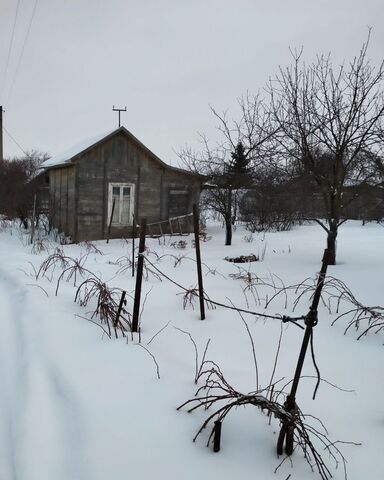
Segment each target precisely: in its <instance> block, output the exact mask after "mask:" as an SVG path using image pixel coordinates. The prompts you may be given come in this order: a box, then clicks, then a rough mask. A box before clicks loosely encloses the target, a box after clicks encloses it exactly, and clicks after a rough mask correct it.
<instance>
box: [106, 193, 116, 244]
mask: <svg viewBox="0 0 384 480" xmlns="http://www.w3.org/2000/svg"><path fill="white" fill-rule="evenodd" d="M115 201H116V199H115V198H114V199H113V203H112V210H111V216H110V218H109V223H108V232H107V243H109V236H110V235H111V227H112V218H113V213H114V211H115Z"/></svg>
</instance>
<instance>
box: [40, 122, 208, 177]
mask: <svg viewBox="0 0 384 480" xmlns="http://www.w3.org/2000/svg"><path fill="white" fill-rule="evenodd" d="M120 133H122V134H123V135H125V136H126V138H128V140H130V141H131V142H132V143H134V144H135V145H136V146H137V147H138V148H140V149H141V150H143V151H144V152H145V153H147V154H148V155H149V156H150V157H151V158H152V159H153V160H154V161H155V162H157V163H158V164H160V165H161V166H162V167H163V168H165V169H168V170H172V171H175V172H179V173H184V174H187V175H193V176H196V177H203V176H202V175H198V174H196V173H193V172H189V171H188V170H183V169H182V168H177V167H173V166H171V165H168V164H167V163H165V162H163V160H161V159H160V158H159V157H158V156H157V155H155V154H154V153H153V152H152V151H151V150H149V148H148V147H146V146H145V145H144V144H143V143H142V142H140V140H138V139H137V138H136V137H135V136H134V135H132V133H131V132H130V131H128V130H127V129H126V128H125V127H119V128H117V129H116V130H112V131H110V132H107V133H103V134H101V135H98V136H97V137H94V138H91V139H88V140H85V141H83V142H81V143H78V144H77V145H74V146H73V147H72V148H70V149H68V150H66V151H64V152H62V153H60V154H59V155H56V156H54V157H52V158H50V159H49V160H46V161H45V162H43V163H42V164H41V168H42V169H44V170H48V169H51V168H58V167H65V166H69V165H70V164H72V163H73V162H74V161H75V160H77V159H78V158H79V157H81V156H82V155H84V154H85V153H87V152H88V151H89V150H92V149H93V148H96V147H98V146H99V145H101V144H102V143H104V142H107V141H108V140H109V139H110V138H112V137H113V136H115V135H117V134H120Z"/></svg>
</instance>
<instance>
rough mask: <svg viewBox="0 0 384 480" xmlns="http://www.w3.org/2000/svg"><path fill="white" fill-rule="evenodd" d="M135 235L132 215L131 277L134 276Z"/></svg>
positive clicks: (134, 220) (134, 219)
mask: <svg viewBox="0 0 384 480" xmlns="http://www.w3.org/2000/svg"><path fill="white" fill-rule="evenodd" d="M135 236H136V218H135V215H134V214H133V215H132V277H134V276H135Z"/></svg>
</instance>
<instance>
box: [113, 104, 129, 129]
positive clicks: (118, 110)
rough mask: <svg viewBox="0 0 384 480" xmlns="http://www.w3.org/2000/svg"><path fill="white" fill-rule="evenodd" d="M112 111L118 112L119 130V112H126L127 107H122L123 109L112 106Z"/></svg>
mask: <svg viewBox="0 0 384 480" xmlns="http://www.w3.org/2000/svg"><path fill="white" fill-rule="evenodd" d="M112 110H113V111H114V112H119V128H120V127H121V125H120V114H121V112H126V111H127V107H124V108H115V106H114V105H113V107H112Z"/></svg>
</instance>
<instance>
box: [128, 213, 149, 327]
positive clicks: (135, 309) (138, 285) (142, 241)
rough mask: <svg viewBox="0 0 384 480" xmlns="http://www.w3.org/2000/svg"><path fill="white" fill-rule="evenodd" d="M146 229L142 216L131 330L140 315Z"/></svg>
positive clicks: (137, 322)
mask: <svg viewBox="0 0 384 480" xmlns="http://www.w3.org/2000/svg"><path fill="white" fill-rule="evenodd" d="M146 230H147V220H146V219H145V218H143V219H142V220H141V223H140V241H139V258H138V260H137V272H136V287H135V301H134V304H133V316H132V332H137V331H138V326H139V316H140V297H141V284H142V282H143V267H144V250H145V233H146Z"/></svg>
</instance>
